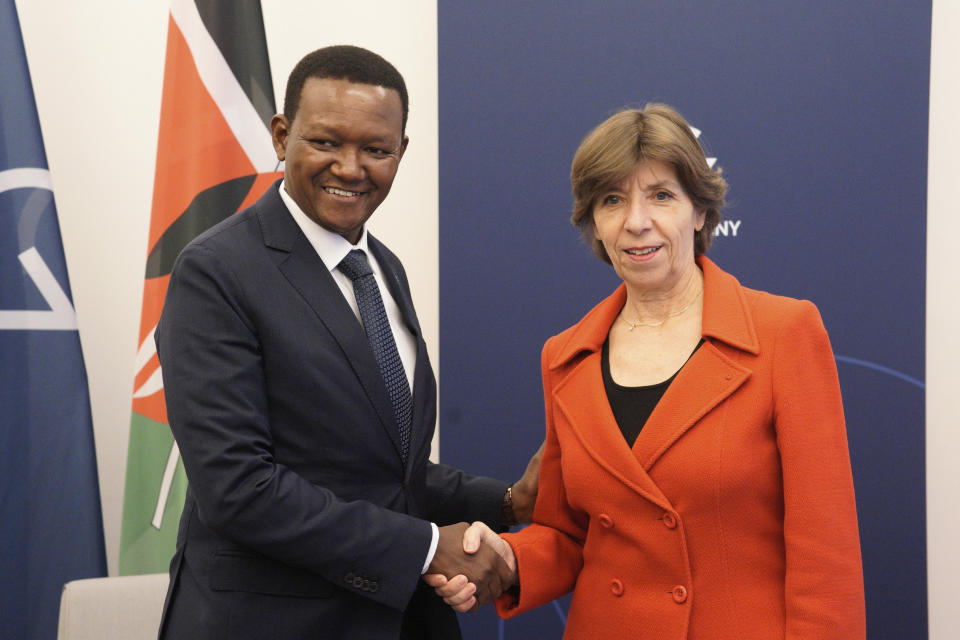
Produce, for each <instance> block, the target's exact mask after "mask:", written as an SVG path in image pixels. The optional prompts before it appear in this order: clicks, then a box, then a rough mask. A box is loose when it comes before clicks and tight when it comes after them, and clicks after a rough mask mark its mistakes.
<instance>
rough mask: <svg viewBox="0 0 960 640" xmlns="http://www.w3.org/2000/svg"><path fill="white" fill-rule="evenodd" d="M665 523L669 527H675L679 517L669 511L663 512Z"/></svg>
mask: <svg viewBox="0 0 960 640" xmlns="http://www.w3.org/2000/svg"><path fill="white" fill-rule="evenodd" d="M663 524H664V525H666V527H667V529H673V528H674V527H676V526H677V518H676V516H674V515H673V514H672V513H670V512H669V511H667V512H665V513H664V514H663Z"/></svg>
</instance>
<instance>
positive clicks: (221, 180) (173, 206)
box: [120, 0, 282, 574]
mask: <svg viewBox="0 0 960 640" xmlns="http://www.w3.org/2000/svg"><path fill="white" fill-rule="evenodd" d="M275 111H276V104H275V102H274V97H273V84H272V81H271V78H270V63H269V59H268V57H267V45H266V38H265V36H264V31H263V17H262V14H261V12H260V2H259V0H172V2H171V8H170V25H169V30H168V34H167V59H166V67H165V70H164V77H163V98H162V104H161V107H160V133H159V141H158V145H157V171H156V175H155V177H154V186H153V205H152V211H151V219H150V238H149V244H148V247H149V249H148V256H147V267H146V274H145V281H144V288H143V311H142V313H141V316H140V334H139V336H140V338H139V339H140V347H139V349H138V350H137V358H136V377H135V380H134V392H133V413H132V416H131V419H130V444H129V448H128V450H127V477H126V486H125V490H124V499H123V530H122V533H121V538H120V573H121V574H134V573H158V572H165V571H167V570H168V567H169V564H170V558H171V556H172V555H173V551H174V546H175V542H176V535H177V526H178V524H179V521H180V512H181V511H182V509H183V500H184V495H185V492H186V487H187V480H186V476H185V474H184V471H183V464H182V463H181V462H180V455H179V451H178V449H177V445H176V443H175V442H174V441H173V435H172V434H171V432H170V427H169V426H168V424H167V412H166V407H165V405H164V396H163V380H162V378H161V375H160V363H159V361H158V360H157V352H156V347H155V345H154V342H153V332H154V329H156V326H157V322H158V321H159V319H160V312H161V310H162V308H163V300H164V297H165V295H166V292H167V285H168V283H169V280H170V270H171V268H172V267H173V262H174V260H175V259H176V257H177V254H179V253H180V250H181V249H183V247H184V246H185V245H186V244H187V243H188V242H189V241H190V240H191V239H192V238H194V237H195V236H196V235H198V234H199V233H201V232H203V231H204V230H206V229H207V228H209V227H211V226H212V225H214V224H216V223H217V222H219V221H221V220H223V219H224V218H226V217H228V216H230V215H232V214H233V213H235V212H237V211H239V210H240V209H243V208H244V207H247V206H249V205H250V204H252V203H253V202H254V201H256V200H257V198H259V197H260V196H261V195H262V194H263V192H264V190H266V188H267V187H268V186H269V185H270V184H271V183H273V181H274V180H276V179H277V178H279V177H281V176H282V167H280V166H279V163H278V161H277V157H276V154H275V153H274V150H273V146H272V144H271V142H270V129H269V123H270V118H271V117H272V116H273V115H274V113H275Z"/></svg>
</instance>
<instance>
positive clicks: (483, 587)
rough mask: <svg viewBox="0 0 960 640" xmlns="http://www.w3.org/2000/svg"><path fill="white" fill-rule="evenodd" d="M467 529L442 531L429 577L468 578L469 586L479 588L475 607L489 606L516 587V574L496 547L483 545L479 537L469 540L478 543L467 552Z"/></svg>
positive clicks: (455, 526)
mask: <svg viewBox="0 0 960 640" xmlns="http://www.w3.org/2000/svg"><path fill="white" fill-rule="evenodd" d="M467 528H468V525H467V523H466V522H460V523H458V524H452V525H449V526H446V527H439V531H440V538H439V541H438V542H437V552H436V553H435V554H434V556H433V561H432V562H431V563H430V566H429V567H428V568H427V575H432V574H439V575H441V576H443V577H444V578H445V579H450V578H453V577H454V576H459V575H462V576H466V580H467V582H469V583H470V584H472V585H474V586H475V588H476V591H475V593H474V594H473V596H474V597H475V598H476V603H477V604H486V603H487V602H489V601H491V600H493V599H494V598H496V597H497V596H499V595H500V594H501V593H502V592H503V590H504V589H506V588H507V587H509V586H510V585H511V584H512V583H513V574H514V572H513V570H511V568H510V567H509V566H508V565H507V563H506V562H504V560H503V558H502V557H501V555H500V554H499V553H497V551H496V550H495V549H494V547H492V546H491V545H490V544H482V543H481V540H480V536H479V535H476V536H471V537H470V539H471V540H474V538H475V540H474V541H472V542H471V544H470V546H469V551H468V550H467V549H468V547H467V539H466V538H465V534H466V532H467ZM497 539H498V540H499V538H497ZM504 544H506V542H504ZM511 555H512V554H511ZM445 581H446V580H444V582H445ZM428 583H429V581H428Z"/></svg>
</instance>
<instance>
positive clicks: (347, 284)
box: [280, 181, 440, 573]
mask: <svg viewBox="0 0 960 640" xmlns="http://www.w3.org/2000/svg"><path fill="white" fill-rule="evenodd" d="M285 186H286V181H281V182H280V198H281V199H282V200H283V203H284V204H285V205H287V209H288V210H289V211H290V215H292V216H293V219H294V221H295V222H296V223H297V226H299V227H300V230H301V231H303V235H305V236H306V237H307V240H308V241H309V242H310V246H312V247H313V250H314V251H316V252H317V255H318V256H320V259H321V260H322V261H323V264H324V266H325V267H327V269H329V270H330V275H332V276H333V279H334V281H335V282H336V283H337V286H339V287H340V291H341V293H343V297H344V298H346V300H347V303H348V304H349V305H350V308H351V309H353V314H354V315H355V316H356V317H357V320H358V321H359V322H360V323H361V324H363V320H362V319H361V318H360V309H359V307H358V306H357V297H356V295H355V294H354V292H353V281H352V280H350V278H348V277H347V275H346V274H345V273H343V272H342V271H340V269H338V268H337V265H339V264H340V261H341V260H343V259H344V258H346V257H347V254H348V253H350V252H351V251H353V250H354V249H360V250H362V251H363V252H364V253H365V254H366V256H367V261H368V262H369V263H370V269H371V270H372V271H373V277H374V279H375V280H376V281H377V287H378V288H379V289H380V297H381V298H383V306H384V309H385V310H386V312H387V320H388V321H389V322H390V330H391V331H392V332H393V340H394V342H396V344H397V352H398V353H399V355H400V362H401V363H402V364H403V371H404V373H406V375H407V384H408V385H410V392H411V394H412V393H413V373H414V369H415V367H416V363H417V341H416V338H414V335H413V333H411V332H410V329H408V328H407V324H406V322H404V320H403V314H402V313H401V312H400V307H399V306H397V302H396V300H394V299H393V296H392V295H391V294H390V289H389V288H388V287H387V286H386V283H385V282H384V277H383V270H382V269H381V268H380V263H378V262H377V258H376V256H374V255H373V253H371V251H370V248H369V246H368V244H367V229H366V227H364V229H363V232H362V233H361V234H360V239H359V240H358V241H357V244H355V245H353V244H350V242H349V241H348V240H347V239H346V238H344V237H343V236H341V235H340V234H339V233H334V232H333V231H328V230H326V229H324V228H323V227H321V226H320V225H319V224H317V223H316V222H314V221H313V220H311V219H310V218H309V217H308V216H307V214H305V213H304V212H303V210H302V209H300V206H299V205H298V204H297V203H296V202H294V200H293V198H291V197H290V194H289V193H287V190H286V188H285ZM430 527H431V529H432V530H433V538H432V540H431V541H430V550H429V551H428V552H427V560H426V562H424V563H423V570H422V571H421V572H420V573H426V571H427V567H429V566H430V563H431V562H432V561H433V556H434V554H435V553H436V551H437V543H438V542H439V539H440V531H439V530H438V529H437V525H436V524H434V523H432V522H431V523H430Z"/></svg>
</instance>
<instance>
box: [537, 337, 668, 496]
mask: <svg viewBox="0 0 960 640" xmlns="http://www.w3.org/2000/svg"><path fill="white" fill-rule="evenodd" d="M554 398H555V399H556V403H557V407H558V408H559V409H560V411H561V412H562V413H563V415H564V417H565V418H566V419H567V422H568V423H569V425H570V428H571V430H572V431H573V433H574V434H575V435H576V436H577V439H579V440H580V443H581V445H583V448H584V449H586V451H587V452H588V453H589V454H590V457H592V458H593V459H594V461H596V463H597V464H599V465H600V466H601V467H603V468H605V469H606V470H607V471H608V472H609V473H611V474H612V475H613V476H615V477H617V478H618V479H619V480H620V481H621V482H623V483H624V484H626V485H627V486H629V487H630V488H632V489H633V490H634V491H636V492H637V493H639V494H640V495H642V496H643V497H645V498H646V499H647V500H650V501H651V502H653V503H655V504H657V505H660V507H662V508H663V509H665V510H669V509H671V508H672V507H671V506H670V501H669V500H667V498H666V497H665V496H664V495H663V493H662V492H661V491H660V488H659V487H658V486H657V485H656V484H655V483H654V482H653V480H652V479H651V478H650V476H649V475H647V472H646V471H645V470H644V469H643V467H641V466H640V463H639V462H638V461H637V458H636V457H635V456H634V455H633V453H632V452H631V451H630V449H629V448H628V447H627V443H626V442H625V441H624V439H623V434H622V433H621V432H620V427H618V426H617V422H616V419H615V418H614V417H613V412H612V411H611V409H610V403H609V402H608V401H607V394H606V391H605V390H604V388H603V378H602V376H601V372H600V352H599V351H594V352H593V353H590V354H589V355H587V356H586V357H585V358H584V359H583V360H582V361H581V362H580V363H579V364H578V365H577V366H576V368H575V369H574V370H573V371H572V372H571V373H570V374H569V375H567V377H565V378H564V379H563V381H562V382H561V383H560V384H559V385H558V386H557V387H556V388H555V389H554Z"/></svg>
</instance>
